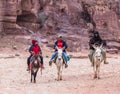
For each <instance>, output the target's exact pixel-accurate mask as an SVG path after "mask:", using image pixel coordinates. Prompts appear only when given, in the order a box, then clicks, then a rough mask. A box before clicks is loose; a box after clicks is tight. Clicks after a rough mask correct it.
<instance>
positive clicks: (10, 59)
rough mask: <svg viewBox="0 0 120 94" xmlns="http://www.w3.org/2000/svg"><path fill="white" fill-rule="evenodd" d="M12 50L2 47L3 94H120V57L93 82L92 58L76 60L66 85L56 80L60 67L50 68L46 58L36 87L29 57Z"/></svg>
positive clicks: (66, 74)
mask: <svg viewBox="0 0 120 94" xmlns="http://www.w3.org/2000/svg"><path fill="white" fill-rule="evenodd" d="M22 47H23V46H22ZM9 48H10V47H9ZM9 48H7V47H5V46H4V45H2V46H1V47H0V51H1V53H0V94H120V56H118V55H115V56H111V58H108V62H109V64H108V65H105V64H101V73H100V74H101V79H99V80H98V79H93V69H92V67H91V66H90V62H89V60H88V58H83V59H80V58H72V59H71V60H70V62H69V67H68V68H67V69H65V68H64V69H63V80H62V81H56V80H55V78H56V77H57V70H56V66H55V65H54V64H53V65H52V67H49V66H48V61H49V58H46V57H45V55H44V62H45V69H44V70H43V74H42V75H41V74H40V71H39V72H38V75H37V82H36V84H34V83H30V73H29V72H27V71H26V68H27V65H26V58H27V56H28V53H27V52H24V51H23V52H22V51H20V50H11V49H9ZM3 49H6V50H7V51H6V50H5V51H3ZM46 55H48V54H47V53H46Z"/></svg>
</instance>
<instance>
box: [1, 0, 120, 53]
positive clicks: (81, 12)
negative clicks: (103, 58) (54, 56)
mask: <svg viewBox="0 0 120 94" xmlns="http://www.w3.org/2000/svg"><path fill="white" fill-rule="evenodd" d="M91 28H96V29H97V30H98V31H99V33H100V35H101V36H102V38H103V39H104V40H106V41H107V44H108V45H107V48H109V49H112V48H114V49H117V50H118V51H120V32H119V29H120V1H119V0H0V33H3V32H4V33H7V34H10V33H12V34H14V33H15V34H19V33H23V31H26V32H27V31H29V32H31V31H33V32H36V31H39V32H40V33H41V35H44V37H46V39H48V40H50V41H49V42H48V46H51V45H52V44H53V42H54V40H55V39H56V36H57V35H58V34H62V35H63V36H64V38H65V40H67V42H68V45H69V51H81V50H83V49H88V41H89V32H88V31H89V29H91ZM48 35H49V37H47V36H48ZM110 51H111V50H110Z"/></svg>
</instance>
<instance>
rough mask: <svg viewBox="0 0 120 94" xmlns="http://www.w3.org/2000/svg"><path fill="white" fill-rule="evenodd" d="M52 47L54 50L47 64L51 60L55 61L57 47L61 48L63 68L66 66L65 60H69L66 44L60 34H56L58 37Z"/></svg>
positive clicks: (50, 62) (50, 63)
mask: <svg viewBox="0 0 120 94" xmlns="http://www.w3.org/2000/svg"><path fill="white" fill-rule="evenodd" d="M54 49H55V52H54V53H53V54H52V57H51V59H50V61H49V65H50V66H51V65H52V62H53V61H54V62H55V58H56V56H57V55H58V49H63V53H62V55H63V59H64V60H65V62H64V63H65V68H67V67H68V64H67V62H68V61H69V57H68V55H67V53H66V49H67V44H66V42H65V41H64V40H63V37H62V35H59V36H58V39H57V41H56V42H55V44H54Z"/></svg>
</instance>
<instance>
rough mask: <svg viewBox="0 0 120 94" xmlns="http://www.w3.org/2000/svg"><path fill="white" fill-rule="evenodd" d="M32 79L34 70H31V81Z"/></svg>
mask: <svg viewBox="0 0 120 94" xmlns="http://www.w3.org/2000/svg"><path fill="white" fill-rule="evenodd" d="M32 79H33V70H31V83H32Z"/></svg>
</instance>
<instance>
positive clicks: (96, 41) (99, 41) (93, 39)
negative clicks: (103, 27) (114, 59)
mask: <svg viewBox="0 0 120 94" xmlns="http://www.w3.org/2000/svg"><path fill="white" fill-rule="evenodd" d="M92 33H93V36H92V37H91V39H90V41H89V47H90V50H89V54H88V57H89V59H90V62H91V63H92V66H94V62H93V54H94V52H95V49H94V47H93V45H97V46H98V45H101V44H104V42H103V40H102V39H101V37H100V35H99V33H98V31H96V30H92ZM101 51H102V56H103V60H104V64H108V62H107V61H106V52H105V50H104V49H103V48H101Z"/></svg>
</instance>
